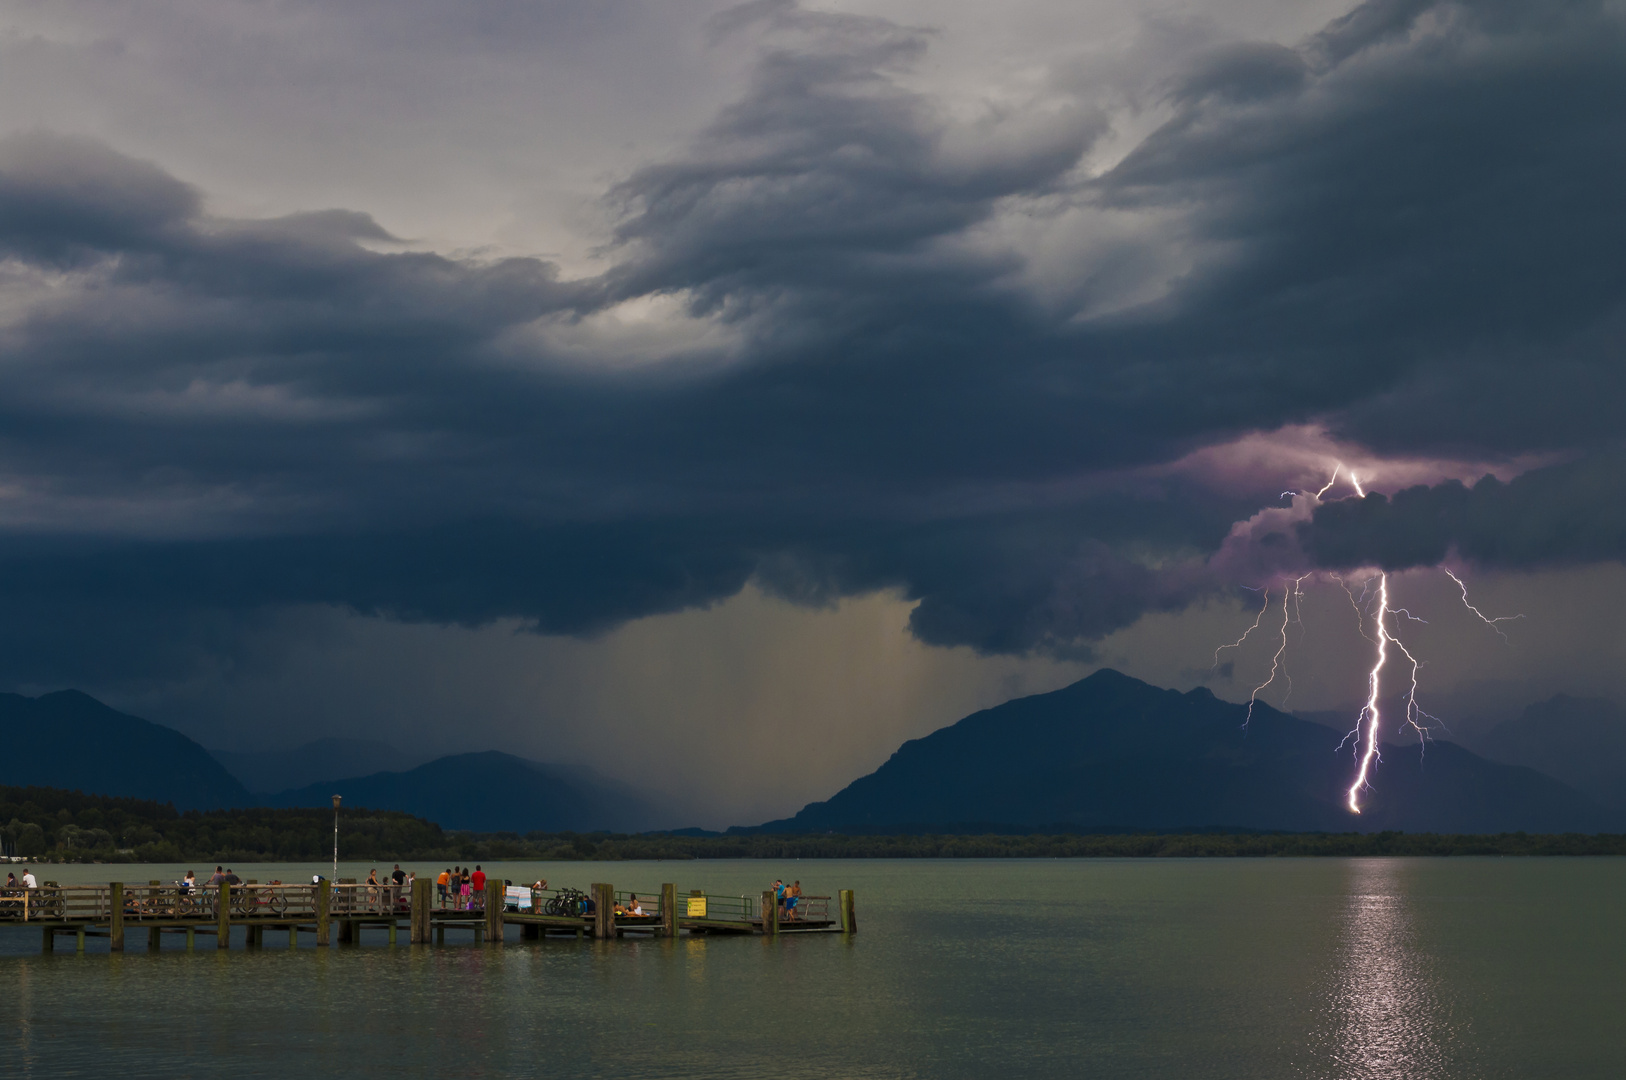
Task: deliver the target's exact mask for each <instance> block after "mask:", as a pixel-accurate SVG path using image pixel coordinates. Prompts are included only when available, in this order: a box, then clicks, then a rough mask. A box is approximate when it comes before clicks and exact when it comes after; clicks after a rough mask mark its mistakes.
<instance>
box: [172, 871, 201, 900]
mask: <svg viewBox="0 0 1626 1080" xmlns="http://www.w3.org/2000/svg"><path fill="white" fill-rule="evenodd" d="M176 884H177V887H178V888H179V889H180V891H181V895H182V896H190V895H191V894H192V890H193V889H195V888H197V887H198V873H197V871H196V870H188V871H187V872H186V877H184V878H182V879H181V880H180V881H179V882H177V883H176Z"/></svg>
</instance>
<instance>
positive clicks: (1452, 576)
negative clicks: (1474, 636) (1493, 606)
mask: <svg viewBox="0 0 1626 1080" xmlns="http://www.w3.org/2000/svg"><path fill="white" fill-rule="evenodd" d="M1440 569H1441V570H1444V571H1445V576H1446V577H1448V578H1450V579H1451V580H1452V581H1454V582H1456V583H1457V588H1458V589H1461V590H1462V606H1463V607H1465V608H1467V609H1468V610H1469V611H1471V612H1473V613H1474V614H1475V615H1477V616H1479V621H1480V622H1482V623H1484V624H1485V625H1486V626H1488V627H1490V628H1491V629H1492V630H1495V631H1496V633H1497V635H1498V636H1499V637H1501V639H1502V640H1503V641H1507V642H1508V644H1509V645H1511V644H1513V643H1512V642H1511V641H1508V639H1507V635H1506V634H1504V633H1502V628H1501V627H1500V626H1497V625H1496V624H1497V623H1503V622H1512V621H1513V620H1514V619H1522V618H1524V615H1523V614H1519V615H1498V616H1497V617H1496V618H1494V619H1487V618H1486V617H1485V613H1484V612H1483V611H1480V610H1479V609H1478V608H1476V607H1474V606H1473V605H1472V604H1470V603H1469V602H1468V586H1467V585H1464V584H1463V582H1462V579H1461V578H1459V577H1457V575H1455V574H1453V573H1452V572H1451V568H1450V567H1447V566H1442V567H1440Z"/></svg>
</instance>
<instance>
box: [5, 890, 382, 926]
mask: <svg viewBox="0 0 1626 1080" xmlns="http://www.w3.org/2000/svg"><path fill="white" fill-rule="evenodd" d="M316 888H317V887H316V886H315V885H259V884H254V885H247V884H244V885H234V886H232V887H231V889H230V890H229V891H228V892H227V903H228V904H229V906H230V918H231V919H233V920H240V919H249V920H254V919H278V920H282V919H297V918H315V916H316ZM345 888H346V887H345V886H335V888H334V901H335V903H336V904H337V903H347V902H350V901H349V899H348V895H347V894H346V893H345V892H344V891H343V890H345ZM357 888H366V886H359V887H357ZM122 891H123V898H122V901H121V903H120V907H121V908H122V911H123V915H124V921H125V922H156V921H165V920H174V919H182V920H213V919H217V918H218V917H219V915H220V894H221V890H220V888H219V887H218V886H209V885H198V886H193V887H191V888H185V887H183V886H181V885H179V884H170V885H138V884H127V885H125V886H123V890H122ZM403 895H404V891H403ZM341 897H345V899H344V900H341V899H340V898H341ZM365 905H366V901H359V902H357V906H356V908H355V910H358V911H367V910H372V909H371V908H370V907H367V906H365ZM345 910H346V911H348V910H350V909H348V908H347V909H345ZM112 913H113V886H112V885H110V884H109V885H56V884H53V883H51V882H46V883H45V884H44V885H41V886H40V887H39V888H37V889H8V890H4V891H3V892H0V922H46V921H49V922H99V921H104V920H107V919H109V918H111V916H112ZM337 913H339V912H338V911H337V910H335V914H337Z"/></svg>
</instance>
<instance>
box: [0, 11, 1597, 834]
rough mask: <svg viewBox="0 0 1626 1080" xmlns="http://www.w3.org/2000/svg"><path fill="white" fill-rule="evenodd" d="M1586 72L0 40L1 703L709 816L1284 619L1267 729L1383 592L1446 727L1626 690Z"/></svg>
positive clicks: (876, 53)
mask: <svg viewBox="0 0 1626 1080" xmlns="http://www.w3.org/2000/svg"><path fill="white" fill-rule="evenodd" d="M1623 30H1626V10H1623V8H1622V5H1621V4H1620V3H1618V2H1602V0H1600V2H1563V0H1559V2H1548V3H1543V4H1530V3H1524V2H1513V0H1486V2H1475V3H1441V2H1427V0H1374V2H1372V3H1367V4H1363V5H1359V6H1351V5H1349V4H1348V3H1313V2H1312V3H1306V2H1301V0H1294V2H1291V3H1289V2H1286V0H1283V2H1275V0H1221V2H1210V3H1201V4H1198V3H1181V2H1169V3H1151V4H1148V3H1143V2H1136V3H1131V2H1129V0H1121V2H1120V0H1084V2H1079V0H1068V2H1065V3H1063V2H1049V0H1045V2H1038V0H1034V2H1024V0H1012V2H1009V3H1005V4H1000V5H990V4H986V3H952V2H933V3H925V2H913V0H896V2H880V0H876V2H858V0H847V2H839V3H804V4H796V3H790V2H776V0H762V2H755V3H748V4H745V5H743V6H737V5H732V4H728V3H708V2H701V0H658V2H654V0H652V2H649V3H640V2H632V0H625V2H622V0H606V2H603V3H596V4H580V3H553V2H550V0H539V2H533V3H520V2H518V0H462V2H459V3H456V4H453V3H440V2H428V0H406V2H392V3H387V4H386V3H381V2H374V0H357V2H352V3H346V4H318V3H307V2H303V0H280V2H261V0H242V2H232V0H208V2H204V0H173V2H165V0H138V2H133V3H132V2H121V3H101V2H89V0H85V2H80V0H51V2H50V3H45V2H36V3H29V2H15V0H12V2H4V0H0V365H3V368H0V370H3V373H4V374H3V378H0V684H3V685H4V686H6V687H9V688H11V689H15V690H19V691H22V692H26V693H37V692H40V691H43V690H50V689H58V688H62V687H68V686H72V687H79V688H82V689H85V690H87V691H89V692H91V693H94V694H96V695H98V696H100V697H102V698H103V699H105V700H107V701H109V702H110V703H113V704H115V705H118V706H120V707H124V708H127V709H130V710H132V711H136V712H138V713H139V714H141V715H144V716H147V717H149V718H151V719H154V720H157V721H160V722H163V723H169V724H172V725H174V726H176V727H179V728H181V729H182V730H184V731H186V732H187V733H188V734H191V735H193V736H194V737H196V738H198V739H199V740H200V741H202V742H204V743H205V744H206V745H211V746H217V747H225V748H231V749H251V748H270V747H274V746H283V745H290V744H292V743H296V742H300V741H304V740H306V739H309V738H314V737H319V736H322V735H331V734H354V735H358V736H366V737H378V738H385V739H387V740H389V741H391V742H394V743H395V744H397V745H398V746H400V747H401V748H402V749H404V750H407V751H409V752H412V753H420V754H431V753H440V752H450V751H457V750H466V749H467V750H472V749H487V748H497V749H504V750H509V751H512V752H515V753H521V754H525V755H528V756H531V757H536V758H540V759H546V760H565V761H571V762H579V763H585V764H590V765H592V766H593V767H595V768H597V769H599V770H600V771H602V772H605V773H608V774H611V775H614V776H617V777H620V778H623V779H626V780H629V781H631V782H633V783H635V784H638V785H641V786H645V787H648V788H649V789H651V790H652V791H654V792H657V793H659V794H661V795H662V796H664V797H667V798H669V799H671V800H673V801H675V802H676V803H678V804H679V805H681V806H682V807H683V808H684V813H685V815H686V816H687V818H688V819H689V820H691V821H693V822H695V823H701V824H707V825H720V824H730V823H738V822H749V821H755V820H761V819H763V818H765V817H770V816H779V815H782V814H786V813H790V812H793V811H794V810H796V809H797V808H799V807H800V806H801V805H802V804H803V803H805V802H807V801H809V800H811V799H816V798H822V797H825V796H827V795H829V794H830V793H832V792H833V791H834V790H836V789H837V788H839V787H840V786H841V785H843V784H844V783H846V782H847V781H849V780H851V779H852V778H854V777H855V776H857V775H859V774H861V773H863V772H866V771H868V770H870V769H873V768H874V767H875V766H876V765H878V764H879V763H880V762H881V761H883V760H885V758H886V756H887V755H888V754H889V753H890V752H891V751H892V750H893V749H895V748H896V746H897V745H898V743H899V742H901V741H902V740H903V739H906V738H911V737H916V736H919V735H922V734H925V733H926V732H929V731H931V730H933V729H935V728H937V727H939V726H942V725H943V724H945V723H949V722H952V721H953V720H955V719H957V718H959V717H960V716H961V715H964V714H965V713H966V712H968V711H971V710H972V709H975V708H979V707H983V706H986V705H990V704H994V703H997V702H999V701H1002V700H1005V699H1007V698H1009V697H1011V696H1013V695H1017V694H1022V693H1029V692H1034V691H1037V690H1044V689H1050V688H1053V687H1056V686H1060V685H1063V684H1065V683H1066V682H1069V681H1071V680H1072V679H1075V678H1077V677H1079V676H1081V675H1084V674H1087V673H1088V672H1089V671H1091V670H1094V668H1096V667H1097V666H1100V665H1103V664H1110V665H1112V666H1116V667H1119V668H1121V669H1122V670H1125V671H1127V672H1129V673H1130V674H1134V675H1137V676H1140V677H1143V678H1147V679H1149V680H1152V681H1155V682H1158V683H1160V684H1162V685H1170V686H1177V687H1180V688H1189V687H1192V686H1196V685H1208V686H1210V687H1211V688H1212V689H1214V691H1215V692H1216V693H1219V694H1220V695H1221V696H1224V697H1229V698H1232V699H1234V700H1235V699H1245V698H1247V697H1248V695H1249V692H1250V691H1251V690H1252V689H1253V687H1254V685H1255V684H1257V683H1258V682H1259V681H1260V680H1261V679H1262V678H1263V677H1264V676H1265V674H1266V673H1267V672H1268V671H1269V668H1270V663H1271V658H1272V655H1273V653H1274V651H1275V645H1276V643H1277V642H1278V641H1279V640H1280V634H1279V632H1278V631H1279V626H1278V624H1279V622H1280V613H1279V610H1278V609H1277V608H1276V607H1274V606H1272V605H1279V604H1280V603H1281V602H1282V599H1283V596H1284V590H1285V584H1286V583H1287V582H1288V581H1291V580H1301V581H1302V582H1303V585H1302V588H1303V590H1304V596H1303V597H1302V599H1301V600H1300V601H1299V602H1298V603H1297V604H1295V605H1294V609H1293V614H1294V621H1293V625H1292V626H1291V627H1290V630H1291V634H1290V635H1289V636H1290V637H1291V640H1292V649H1291V650H1290V653H1289V657H1288V662H1289V673H1290V674H1291V675H1292V676H1293V681H1292V683H1291V695H1292V696H1291V697H1286V695H1287V693H1288V690H1289V688H1288V684H1287V683H1286V682H1285V681H1279V682H1278V683H1277V684H1275V685H1273V686H1272V687H1271V688H1270V689H1269V690H1267V691H1266V693H1265V697H1266V700H1270V701H1272V702H1273V703H1277V704H1282V703H1283V702H1284V700H1285V703H1286V704H1287V706H1288V707H1303V708H1309V709H1325V708H1334V707H1343V706H1346V705H1348V704H1349V703H1350V702H1354V701H1356V700H1357V699H1358V698H1360V697H1362V696H1364V684H1363V678H1364V665H1365V663H1366V661H1367V658H1368V657H1369V655H1370V643H1369V642H1367V641H1364V640H1363V639H1362V638H1361V636H1360V629H1361V627H1360V626H1359V625H1358V623H1357V619H1356V613H1355V611H1354V610H1353V609H1352V607H1351V599H1350V596H1349V595H1346V593H1345V591H1344V587H1343V586H1344V585H1351V586H1352V587H1354V588H1355V589H1356V595H1357V597H1358V596H1359V587H1360V585H1361V583H1362V582H1365V581H1366V580H1367V579H1369V578H1370V577H1371V576H1372V574H1374V573H1375V572H1377V571H1378V570H1380V569H1381V570H1388V571H1390V572H1391V579H1390V580H1391V582H1392V589H1393V591H1394V593H1395V594H1396V596H1397V597H1399V602H1400V603H1403V604H1404V605H1406V607H1407V610H1408V611H1409V612H1412V613H1413V614H1415V615H1417V616H1418V617H1420V618H1425V619H1427V620H1428V621H1427V622H1426V623H1421V622H1408V623H1407V625H1406V628H1405V629H1406V632H1407V634H1408V635H1410V636H1409V637H1408V638H1407V640H1408V642H1410V643H1413V644H1414V645H1415V646H1416V648H1417V649H1418V651H1419V652H1420V653H1422V654H1423V656H1424V658H1426V661H1427V663H1426V664H1425V666H1424V668H1423V671H1422V675H1423V688H1424V692H1425V696H1426V698H1427V700H1428V701H1429V702H1430V703H1431V704H1432V707H1431V709H1430V711H1431V712H1436V713H1437V714H1439V715H1440V716H1442V718H1444V719H1446V720H1447V721H1448V722H1454V723H1456V724H1458V725H1460V727H1461V729H1462V730H1463V731H1464V732H1471V731H1472V730H1475V729H1476V727H1477V726H1483V725H1484V724H1486V723H1489V722H1491V721H1493V720H1494V719H1498V718H1501V717H1502V716H1504V715H1506V714H1507V713H1508V712H1509V711H1510V710H1516V709H1517V707H1519V706H1520V705H1522V704H1524V703H1525V702H1527V701H1530V700H1534V699H1536V698H1539V697H1544V696H1547V695H1550V694H1552V693H1555V692H1558V691H1560V690H1564V691H1569V692H1574V693H1582V694H1601V695H1607V696H1612V697H1615V698H1617V699H1619V698H1622V697H1626V674H1622V673H1623V672H1626V628H1623V625H1622V620H1621V618H1620V617H1619V612H1620V611H1621V610H1622V609H1623V607H1626V573H1623V571H1622V568H1621V565H1620V562H1621V558H1622V554H1623V552H1626V509H1623V507H1626V503H1623V500H1622V496H1623V495H1626V490H1623V489H1626V470H1623V465H1626V457H1623V451H1622V444H1621V418H1622V416H1623V415H1626V408H1623V407H1626V400H1623V397H1626V395H1623V382H1626V368H1623V365H1622V355H1621V350H1622V345H1623V343H1626V307H1623V302H1622V301H1623V297H1626V267H1623V265H1622V262H1623V258H1626V256H1623V254H1622V253H1623V252H1626V198H1623V196H1622V194H1621V193H1622V191H1623V190H1626V186H1623V183H1622V178H1623V177H1626V47H1623V46H1626V34H1623ZM1340 464H1341V465H1342V469H1341V471H1340V472H1339V473H1338V475H1337V477H1336V478H1335V477H1334V473H1333V470H1334V469H1335V468H1337V467H1339V465H1340ZM1351 473H1353V474H1354V481H1353V482H1351ZM1487 477H1488V478H1489V479H1486V478H1487ZM1329 480H1333V481H1334V483H1333V485H1332V486H1331V487H1330V488H1327V489H1326V490H1325V492H1324V494H1322V495H1321V496H1320V497H1319V498H1318V497H1317V496H1316V495H1315V492H1317V491H1319V490H1320V489H1322V486H1323V485H1324V484H1326V483H1327V482H1328V481H1329ZM1441 567H1446V568H1449V569H1451V570H1452V571H1453V572H1454V573H1456V574H1457V576H1458V577H1459V578H1461V580H1462V581H1463V583H1464V586H1465V587H1466V588H1467V589H1468V590H1469V597H1470V599H1471V601H1472V602H1473V603H1474V604H1475V605H1476V606H1477V607H1478V608H1479V610H1480V612H1481V613H1483V614H1484V615H1485V616H1487V617H1492V618H1494V617H1497V616H1503V615H1519V616H1520V618H1518V619H1517V620H1516V621H1511V622H1503V623H1497V624H1495V625H1494V626H1490V625H1487V624H1486V623H1485V622H1484V621H1482V620H1481V619H1480V618H1478V616H1477V615H1476V614H1475V613H1474V612H1472V611H1470V610H1469V609H1467V608H1466V607H1464V605H1463V602H1462V597H1461V595H1460V593H1459V587H1458V585H1457V584H1456V583H1455V582H1453V581H1452V580H1451V579H1449V578H1447V577H1446V576H1445V574H1444V573H1443V571H1442V570H1441V569H1440V568H1441ZM1340 582H1342V583H1343V584H1340ZM1262 607H1263V608H1265V609H1266V612H1265V618H1264V619H1263V620H1262V621H1261V631H1260V632H1258V633H1257V634H1256V635H1255V636H1254V637H1252V638H1250V639H1249V641H1248V642H1247V643H1246V644H1245V645H1244V647H1242V648H1239V649H1236V650H1227V651H1225V652H1223V653H1221V655H1220V658H1219V663H1218V665H1217V666H1216V663H1215V657H1214V650H1215V648H1216V647H1217V646H1219V645H1222V644H1225V643H1227V642H1230V641H1233V640H1235V639H1236V638H1237V637H1238V636H1239V635H1240V634H1241V633H1242V632H1243V631H1244V630H1246V629H1247V628H1248V627H1249V626H1250V625H1251V624H1252V623H1253V622H1254V620H1255V618H1256V617H1258V616H1259V613H1260V609H1261V608H1262ZM1272 618H1274V619H1275V622H1274V623H1273V622H1272V621H1271V619H1272ZM1397 618H1398V616H1397ZM1498 631H1501V633H1498ZM1272 634H1275V635H1276V636H1275V637H1272V636H1271V635H1272Z"/></svg>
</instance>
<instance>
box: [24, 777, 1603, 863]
mask: <svg viewBox="0 0 1626 1080" xmlns="http://www.w3.org/2000/svg"><path fill="white" fill-rule="evenodd" d="M332 850H333V812H332V810H331V809H271V808H264V807H256V808H249V809H237V810H211V811H202V812H200V811H195V810H194V811H187V812H185V813H181V812H178V811H177V810H176V809H175V808H174V807H173V806H172V805H169V804H167V803H157V802H151V801H148V800H143V799H130V798H119V797H113V796H105V795H87V794H84V793H83V792H78V791H64V790H62V789H59V788H43V787H26V788H21V787H0V851H3V852H4V853H5V854H7V855H12V856H15V857H21V858H26V859H29V860H32V861H34V862H78V863H121V862H124V863H165V862H178V861H183V860H188V859H204V860H210V861H221V860H230V861H235V862H268V861H276V862H307V861H321V860H325V859H326V858H328V857H329V856H330V855H331V854H332ZM339 854H340V857H341V858H344V859H348V860H353V859H360V860H400V859H434V860H445V859H455V860H462V861H465V862H466V861H475V860H482V859H484V860H497V859H534V860H543V861H579V860H623V859H821V858H828V859H855V858H885V859H908V858H926V859H931V858H979V859H986V858H1017V859H1033V858H1159V857H1161V858H1179V857H1185V858H1202V857H1206V858H1214V857H1268V856H1277V857H1314V856H1358V855H1436V856H1438V855H1626V835H1619V834H1583V833H1564V834H1560V835H1542V834H1534V833H1528V834H1527V833H1502V834H1499V835H1494V836H1458V835H1446V834H1436V833H1398V832H1379V833H1225V832H1202V833H1142V832H1123V833H1110V834H1082V833H1066V832H1058V833H1044V834H1039V833H1035V834H1026V835H1004V834H998V833H982V834H963V835H962V834H955V835H942V834H921V835H915V834H891V835H879V834H878V835H827V834H819V835H809V834H784V833H771V834H770V833H752V834H739V835H724V836H691V835H683V834H672V833H642V834H637V835H622V834H611V833H549V832H531V833H525V834H523V835H520V834H517V833H471V832H452V831H448V830H445V829H442V828H441V827H440V826H439V825H436V824H435V823H434V822H431V821H425V820H424V819H422V818H418V817H413V816H412V815H410V814H405V813H401V812H398V811H392V810H367V809H360V808H357V809H352V808H345V809H344V810H342V811H341V817H340V849H339Z"/></svg>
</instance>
